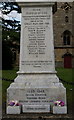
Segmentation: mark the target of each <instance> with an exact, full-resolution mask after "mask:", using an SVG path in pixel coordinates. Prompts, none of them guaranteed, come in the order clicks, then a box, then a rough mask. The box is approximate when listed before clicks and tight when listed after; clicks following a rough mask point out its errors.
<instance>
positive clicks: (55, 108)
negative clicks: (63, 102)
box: [53, 106, 67, 114]
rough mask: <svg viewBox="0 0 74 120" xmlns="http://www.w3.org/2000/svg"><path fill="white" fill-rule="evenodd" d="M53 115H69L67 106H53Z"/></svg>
mask: <svg viewBox="0 0 74 120" xmlns="http://www.w3.org/2000/svg"><path fill="white" fill-rule="evenodd" d="M53 114H67V106H63V107H61V106H53Z"/></svg>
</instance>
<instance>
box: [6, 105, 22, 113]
mask: <svg viewBox="0 0 74 120" xmlns="http://www.w3.org/2000/svg"><path fill="white" fill-rule="evenodd" d="M6 113H7V114H20V113H21V106H7V109H6Z"/></svg>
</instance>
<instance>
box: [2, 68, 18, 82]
mask: <svg viewBox="0 0 74 120" xmlns="http://www.w3.org/2000/svg"><path fill="white" fill-rule="evenodd" d="M16 72H17V70H3V71H2V77H3V78H7V79H11V80H12V79H14V78H15V77H16V76H17V73H16Z"/></svg>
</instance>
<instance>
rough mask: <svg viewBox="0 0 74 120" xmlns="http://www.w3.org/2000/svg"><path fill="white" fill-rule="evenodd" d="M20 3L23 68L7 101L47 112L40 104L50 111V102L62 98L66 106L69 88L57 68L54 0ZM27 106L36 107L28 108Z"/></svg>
mask: <svg viewBox="0 0 74 120" xmlns="http://www.w3.org/2000/svg"><path fill="white" fill-rule="evenodd" d="M20 5H21V11H22V23H21V42H20V44H21V45H20V68H19V72H18V76H17V77H16V78H15V80H14V83H12V84H11V85H10V87H9V88H8V89H7V101H10V100H18V101H19V102H20V103H22V105H23V106H24V107H23V108H24V111H25V112H37V110H38V109H39V112H43V111H44V109H40V106H44V105H45V112H48V107H49V105H51V108H52V106H53V101H56V100H58V99H61V100H63V101H64V102H65V105H66V89H65V88H64V86H63V84H62V83H60V82H59V78H58V77H57V76H56V71H55V63H54V42H53V22H52V5H53V3H52V2H48V3H46V2H44V3H43V2H41V3H40V4H39V3H37V2H36V3H35V2H33V4H32V3H25V2H24V3H22V2H20ZM42 5H43V6H42ZM22 6H23V7H22ZM25 106H28V107H27V108H30V107H31V108H33V109H32V110H30V109H26V108H25ZM35 106H37V109H36V107H35ZM42 108H43V107H42Z"/></svg>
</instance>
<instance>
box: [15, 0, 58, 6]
mask: <svg viewBox="0 0 74 120" xmlns="http://www.w3.org/2000/svg"><path fill="white" fill-rule="evenodd" d="M16 2H18V4H19V5H20V6H22V7H23V6H33V5H34V6H42V5H50V6H52V5H54V3H55V2H56V1H55V0H16Z"/></svg>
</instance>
